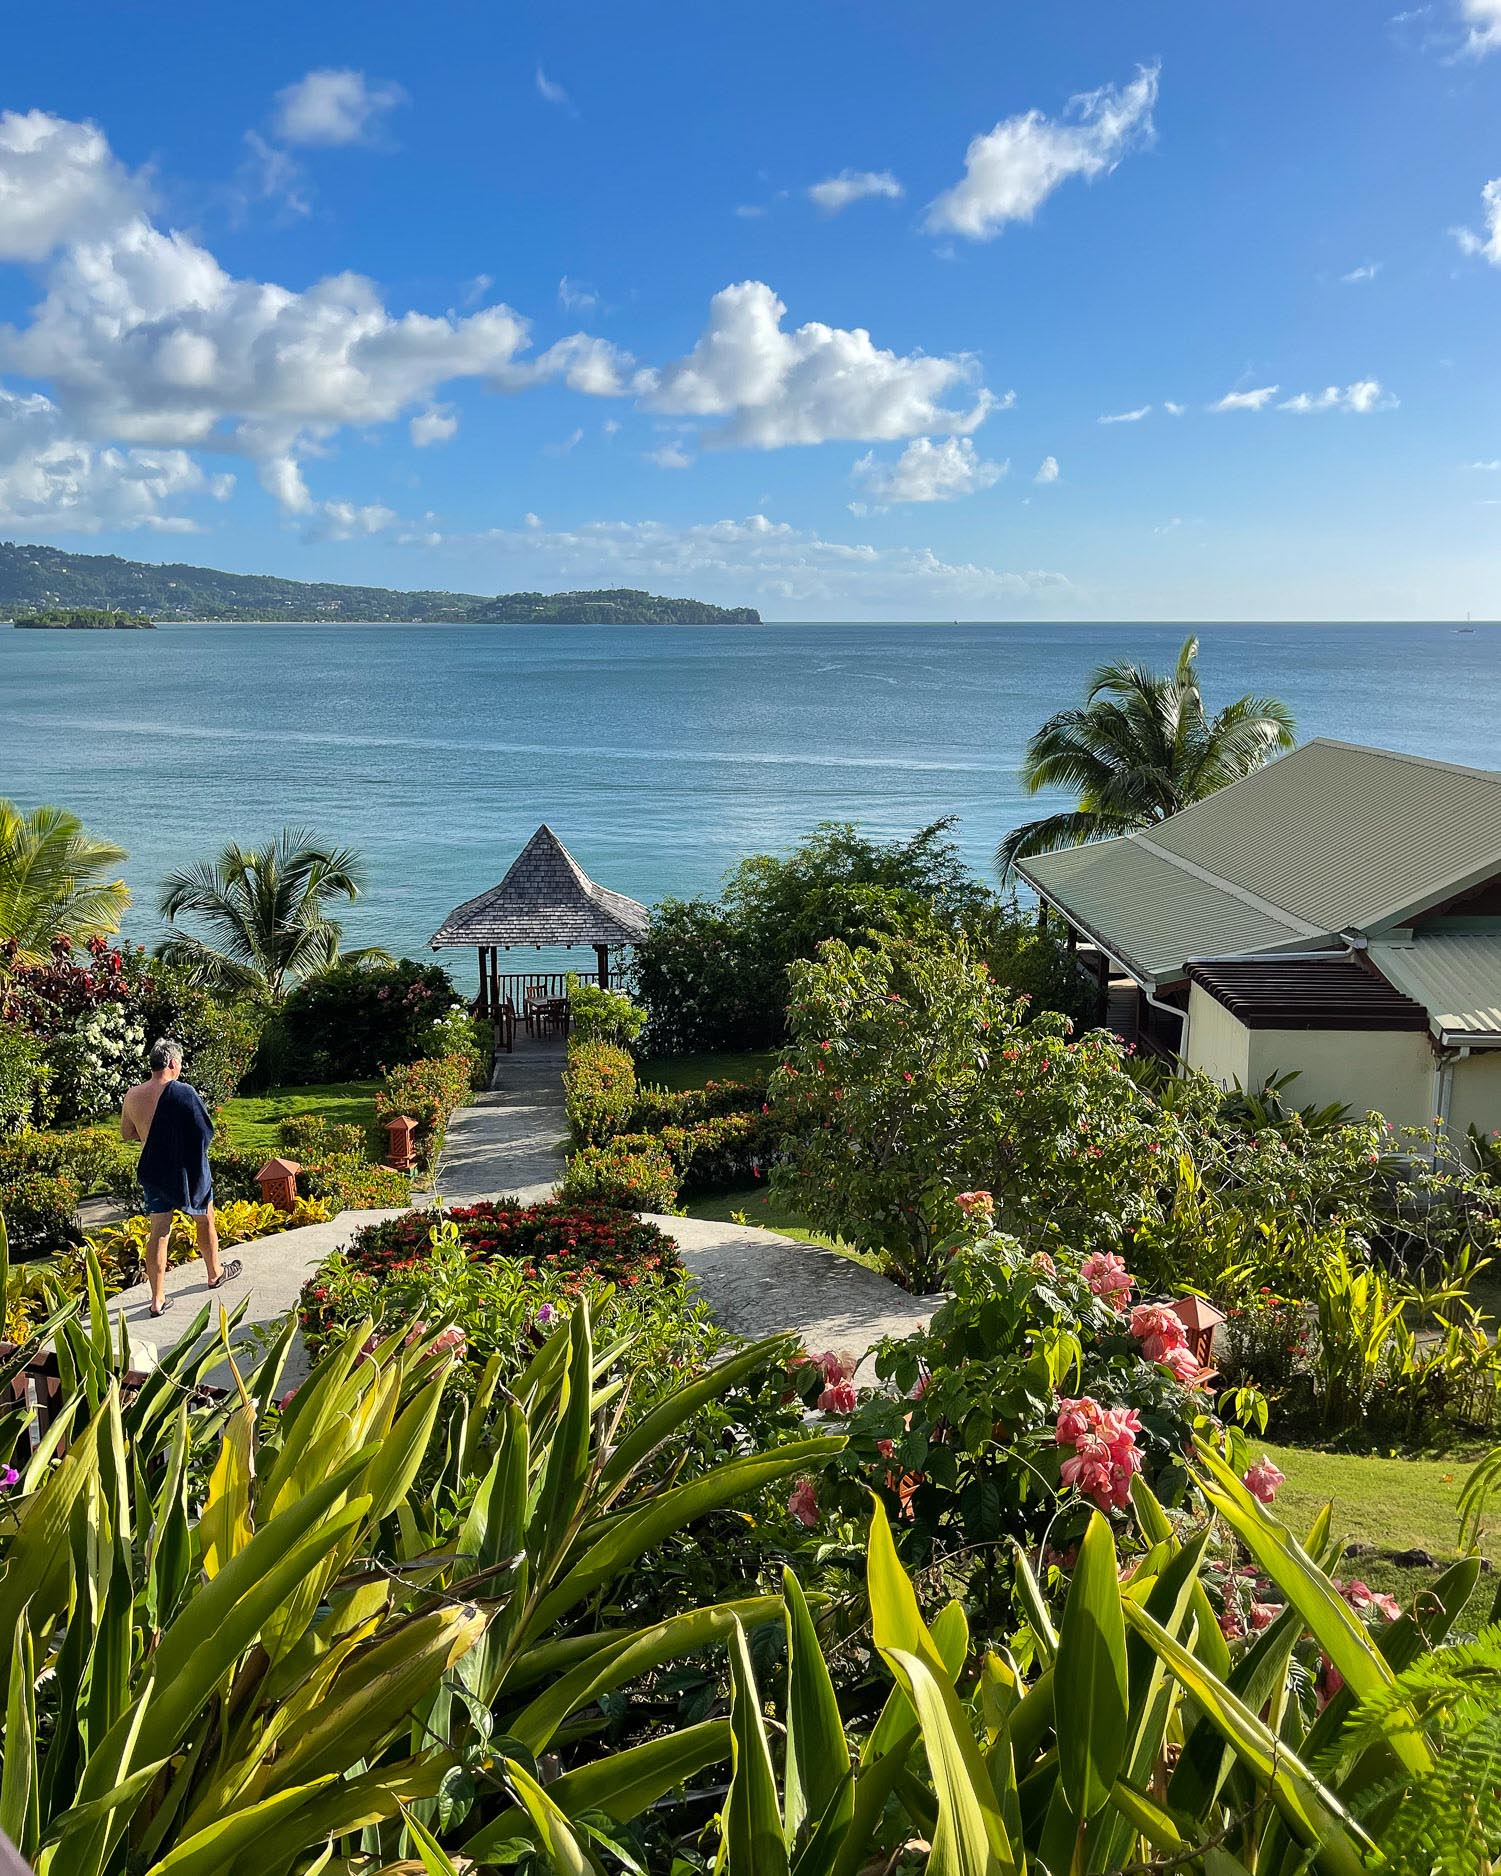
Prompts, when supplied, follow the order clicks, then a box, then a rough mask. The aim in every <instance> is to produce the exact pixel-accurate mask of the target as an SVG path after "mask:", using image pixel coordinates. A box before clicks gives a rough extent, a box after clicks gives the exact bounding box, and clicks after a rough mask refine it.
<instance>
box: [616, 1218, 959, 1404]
mask: <svg viewBox="0 0 1501 1876" xmlns="http://www.w3.org/2000/svg"><path fill="white" fill-rule="evenodd" d="M651 1222H652V1223H653V1224H654V1225H660V1226H661V1227H662V1229H663V1230H664V1231H665V1232H667V1233H668V1235H669V1236H670V1237H673V1238H676V1240H677V1245H678V1249H679V1251H680V1252H681V1253H682V1258H683V1262H684V1263H685V1264H686V1265H687V1266H688V1269H689V1271H690V1272H691V1274H692V1276H693V1280H694V1282H695V1283H697V1285H698V1286H699V1288H700V1290H701V1291H702V1292H703V1298H704V1301H705V1302H706V1303H707V1304H708V1305H709V1308H710V1309H711V1310H712V1311H713V1312H714V1316H715V1318H716V1319H717V1320H718V1321H719V1322H722V1323H723V1324H724V1326H725V1328H727V1329H731V1330H733V1331H734V1332H735V1334H736V1335H743V1336H746V1337H749V1338H752V1339H754V1338H755V1337H757V1336H762V1335H772V1334H775V1332H776V1331H777V1330H778V1329H795V1330H797V1331H798V1333H799V1334H800V1335H801V1336H802V1338H803V1341H804V1342H805V1343H806V1344H807V1346H808V1347H809V1348H810V1349H812V1350H815V1351H816V1350H820V1349H826V1348H831V1349H833V1351H834V1352H835V1354H836V1355H844V1356H846V1357H848V1358H849V1359H850V1360H852V1361H854V1362H859V1361H860V1360H861V1359H862V1358H863V1357H864V1355H865V1354H866V1352H867V1351H868V1350H869V1349H871V1348H873V1347H874V1346H875V1344H876V1343H877V1342H879V1341H880V1340H881V1339H882V1337H883V1336H888V1335H910V1334H911V1332H912V1331H913V1330H914V1329H918V1328H921V1327H923V1326H924V1325H925V1324H926V1322H927V1320H928V1318H929V1317H930V1316H931V1315H932V1313H933V1311H934V1310H935V1309H936V1308H937V1306H938V1304H939V1302H940V1301H941V1300H942V1299H941V1298H939V1297H936V1296H910V1295H908V1293H907V1291H905V1290H902V1289H899V1288H898V1287H897V1285H896V1284H894V1283H892V1282H891V1281H890V1280H889V1278H886V1277H883V1276H881V1275H879V1274H878V1273H877V1272H876V1271H874V1270H867V1269H866V1267H865V1265H864V1264H857V1263H854V1262H853V1261H852V1260H851V1259H850V1258H848V1257H841V1256H840V1255H839V1254H838V1252H837V1251H825V1250H821V1249H819V1248H818V1247H817V1246H816V1245H812V1244H804V1243H802V1242H801V1241H800V1240H798V1239H797V1238H784V1237H783V1236H782V1234H781V1233H780V1232H779V1231H767V1230H765V1229H764V1228H763V1227H761V1226H759V1225H725V1224H720V1223H719V1222H717V1221H716V1220H714V1219H709V1218H673V1217H670V1216H668V1215H667V1214H666V1213H660V1214H657V1215H655V1216H652V1218H651ZM875 1378H876V1377H875V1372H874V1367H873V1365H872V1364H867V1365H866V1371H865V1372H864V1373H863V1374H862V1375H861V1376H860V1379H861V1380H862V1381H869V1382H874V1380H875Z"/></svg>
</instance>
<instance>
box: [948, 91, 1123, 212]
mask: <svg viewBox="0 0 1501 1876" xmlns="http://www.w3.org/2000/svg"><path fill="white" fill-rule="evenodd" d="M1157 76H1158V67H1157V66H1155V65H1153V66H1142V67H1141V68H1140V69H1139V70H1138V72H1137V74H1136V77H1135V78H1134V79H1133V80H1132V81H1131V83H1130V84H1129V85H1126V86H1125V87H1124V88H1122V89H1117V88H1116V87H1114V86H1112V85H1105V86H1102V87H1101V89H1100V90H1098V91H1086V92H1081V93H1080V94H1079V95H1078V96H1077V97H1074V98H1071V99H1070V100H1069V102H1068V105H1067V107H1066V109H1065V111H1064V113H1063V115H1062V116H1061V117H1058V118H1050V117H1046V116H1044V114H1043V113H1042V112H1041V111H1035V110H1034V111H1024V112H1022V113H1021V114H1020V115H1019V116H1016V117H1007V118H1003V119H1002V120H1001V122H1000V123H998V124H997V125H996V126H995V128H994V129H993V130H988V131H986V132H984V134H983V135H981V136H978V137H976V138H975V139H974V140H973V142H972V143H971V144H970V146H969V148H968V150H967V151H966V152H965V157H964V175H963V176H962V177H961V178H960V180H959V181H958V182H957V183H955V184H954V186H953V188H952V189H948V190H946V191H945V192H944V193H943V194H942V195H940V196H939V197H938V198H937V199H936V201H934V202H932V203H931V204H930V205H929V207H928V213H927V218H926V223H925V225H926V226H927V228H928V229H929V230H930V231H932V232H934V233H940V234H959V235H964V236H966V237H968V239H970V240H971V241H988V240H989V239H990V238H991V237H992V236H993V235H996V234H999V233H1000V231H1001V229H1002V228H1004V227H1005V225H1006V223H1007V222H1011V221H1030V220H1031V219H1032V217H1033V216H1034V215H1035V214H1036V213H1037V210H1038V209H1039V208H1040V207H1041V206H1042V204H1043V203H1044V202H1045V201H1046V200H1047V198H1048V197H1049V196H1050V195H1051V194H1052V193H1053V191H1054V190H1055V189H1056V188H1057V187H1058V186H1059V184H1060V183H1064V182H1067V181H1068V179H1069V178H1070V177H1072V176H1083V177H1084V178H1086V180H1093V179H1094V178H1095V177H1096V176H1100V175H1104V174H1106V173H1107V172H1108V171H1110V170H1112V169H1114V168H1115V166H1116V164H1117V163H1119V162H1120V160H1121V158H1122V157H1123V156H1126V155H1127V154H1128V153H1129V152H1130V151H1132V150H1135V149H1139V148H1140V147H1141V146H1143V145H1144V144H1147V143H1149V142H1150V141H1151V139H1152V135H1153V128H1152V106H1153V105H1154V104H1155V103H1156V101H1157Z"/></svg>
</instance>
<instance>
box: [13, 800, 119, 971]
mask: <svg viewBox="0 0 1501 1876" xmlns="http://www.w3.org/2000/svg"><path fill="white" fill-rule="evenodd" d="M126 857H127V856H126V853H125V849H124V848H123V847H116V846H114V845H113V844H112V843H111V842H110V841H107V840H96V839H95V838H94V836H93V835H92V834H89V833H86V832H85V831H84V826H83V823H82V821H80V820H79V818H78V816H77V815H76V814H69V813H68V811H67V810H66V808H47V807H42V808H33V809H32V810H31V812H30V813H29V814H23V813H22V811H21V810H20V809H19V808H18V807H17V806H16V805H15V803H14V802H13V801H0V945H8V944H10V943H11V942H14V944H15V945H16V947H17V952H16V957H17V959H18V961H20V962H22V963H32V962H35V961H37V960H38V959H41V958H45V957H46V955H47V953H48V951H49V949H50V948H51V945H52V940H53V939H54V938H56V937H58V936H59V935H61V936H63V937H65V938H75V939H81V938H92V937H93V936H94V935H95V933H97V932H116V931H118V930H119V929H120V920H121V917H122V916H123V915H124V912H125V908H126V907H127V906H128V905H129V904H130V888H129V887H128V886H127V885H126V884H125V881H124V880H123V879H105V878H103V877H101V875H103V874H106V873H108V872H110V871H111V870H112V869H113V868H115V867H117V866H119V865H120V864H121V862H122V861H124V860H125V858H126Z"/></svg>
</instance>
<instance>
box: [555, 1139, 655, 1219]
mask: <svg viewBox="0 0 1501 1876" xmlns="http://www.w3.org/2000/svg"><path fill="white" fill-rule="evenodd" d="M558 1196H559V1197H560V1198H561V1199H563V1200H565V1201H566V1202H567V1203H568V1204H570V1205H576V1204H585V1203H594V1204H604V1205H618V1206H621V1207H622V1208H623V1209H625V1210H626V1211H632V1212H670V1211H672V1210H674V1209H675V1207H676V1205H677V1201H678V1169H677V1164H676V1162H675V1161H674V1159H673V1157H672V1154H671V1152H670V1151H669V1149H668V1148H667V1147H666V1146H665V1145H664V1144H663V1143H662V1141H661V1139H660V1138H659V1137H658V1136H657V1135H656V1134H650V1133H619V1134H616V1135H615V1137H614V1139H612V1140H606V1141H605V1142H604V1143H603V1145H601V1146H581V1147H580V1148H579V1150H578V1151H577V1152H576V1153H575V1154H574V1155H573V1157H572V1159H570V1160H569V1162H568V1170H567V1171H566V1172H565V1173H564V1175H563V1182H562V1184H561V1185H560V1186H559V1187H558Z"/></svg>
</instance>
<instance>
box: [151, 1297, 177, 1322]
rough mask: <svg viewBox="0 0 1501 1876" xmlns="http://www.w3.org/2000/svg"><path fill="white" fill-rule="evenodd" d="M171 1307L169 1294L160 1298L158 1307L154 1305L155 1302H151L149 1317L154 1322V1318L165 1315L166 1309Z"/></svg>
mask: <svg viewBox="0 0 1501 1876" xmlns="http://www.w3.org/2000/svg"><path fill="white" fill-rule="evenodd" d="M171 1307H172V1298H171V1297H170V1296H164V1297H163V1298H162V1306H161V1308H160V1309H158V1308H157V1306H156V1304H155V1303H153V1304H152V1305H151V1319H152V1321H153V1322H154V1321H155V1320H156V1318H157V1317H158V1316H165V1315H166V1313H167V1311H168V1310H169V1309H170V1308H171Z"/></svg>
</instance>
